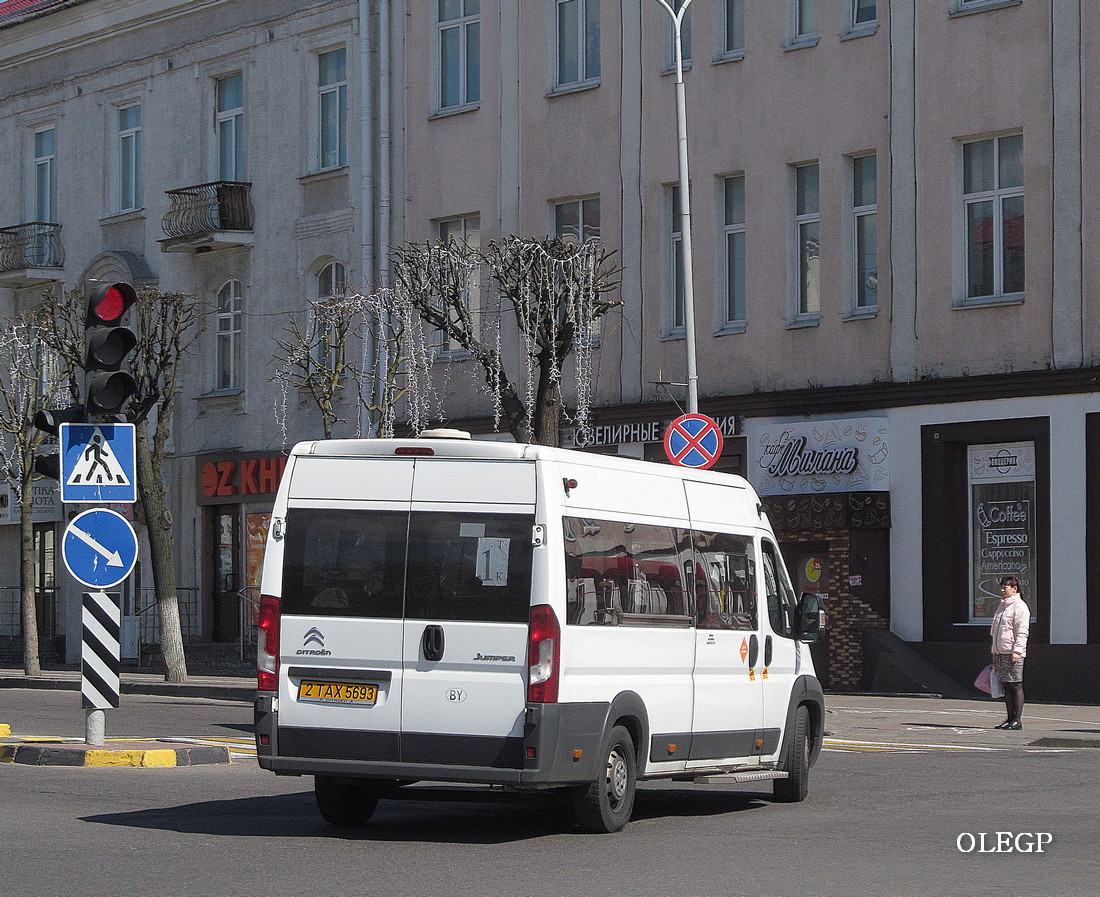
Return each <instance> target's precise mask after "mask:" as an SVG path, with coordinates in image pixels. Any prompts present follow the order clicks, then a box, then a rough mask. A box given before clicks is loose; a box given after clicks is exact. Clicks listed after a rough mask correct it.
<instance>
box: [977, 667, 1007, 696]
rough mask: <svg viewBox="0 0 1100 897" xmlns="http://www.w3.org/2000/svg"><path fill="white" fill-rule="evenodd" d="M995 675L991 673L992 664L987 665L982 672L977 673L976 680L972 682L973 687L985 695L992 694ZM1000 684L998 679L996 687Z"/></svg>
mask: <svg viewBox="0 0 1100 897" xmlns="http://www.w3.org/2000/svg"><path fill="white" fill-rule="evenodd" d="M995 675H996V673H994V672H993V664H989V666H987V667H986V668H985V669H984V670H982V671H981V672H980V673H978V678H977V679H975V680H974V687H975V688H979V689H981V690H982V691H984V692H985V693H986V694H987V695H992V694H993V677H994V676H995ZM1000 684H1001V682H1000V680H999V679H998V680H997V685H998V686H1000Z"/></svg>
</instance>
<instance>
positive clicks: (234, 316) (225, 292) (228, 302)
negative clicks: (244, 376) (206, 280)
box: [214, 280, 242, 390]
mask: <svg viewBox="0 0 1100 897" xmlns="http://www.w3.org/2000/svg"><path fill="white" fill-rule="evenodd" d="M241 318H242V311H241V283H240V281H239V280H231V281H229V282H228V283H226V284H225V286H223V287H222V288H221V289H220V290H218V332H217V353H218V361H217V372H216V376H217V380H216V382H215V384H214V388H215V389H217V390H223V389H237V388H238V387H239V386H240V385H241V384H240V373H241V364H240V362H241V359H240V356H241Z"/></svg>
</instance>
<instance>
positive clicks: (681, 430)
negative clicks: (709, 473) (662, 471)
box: [665, 414, 722, 470]
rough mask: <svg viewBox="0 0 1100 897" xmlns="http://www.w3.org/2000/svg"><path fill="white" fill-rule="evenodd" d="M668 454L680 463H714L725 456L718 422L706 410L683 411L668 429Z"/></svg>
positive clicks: (704, 466) (703, 467) (701, 466)
mask: <svg viewBox="0 0 1100 897" xmlns="http://www.w3.org/2000/svg"><path fill="white" fill-rule="evenodd" d="M665 455H667V456H668V460H669V461H671V462H672V463H673V464H677V465H679V466H680V467H694V468H695V469H697V470H706V469H707V468H708V467H713V466H714V465H715V463H717V461H718V459H719V458H721V457H722V430H721V429H720V428H719V426H718V422H717V421H715V420H714V419H713V418H710V417H707V416H706V415H705V414H682V415H681V416H680V417H678V418H676V420H674V421H673V422H672V423H671V424H669V425H668V429H667V430H665Z"/></svg>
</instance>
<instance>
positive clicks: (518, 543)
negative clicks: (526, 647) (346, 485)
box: [282, 508, 534, 623]
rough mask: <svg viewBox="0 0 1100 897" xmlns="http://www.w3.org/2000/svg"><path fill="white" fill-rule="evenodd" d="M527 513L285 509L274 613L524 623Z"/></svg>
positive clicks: (528, 533) (529, 519)
mask: <svg viewBox="0 0 1100 897" xmlns="http://www.w3.org/2000/svg"><path fill="white" fill-rule="evenodd" d="M533 523H534V518H533V517H532V516H531V515H529V514H510V515H502V514H494V515H491V516H490V515H488V514H473V513H463V512H458V513H454V512H449V513H443V512H434V511H424V512H420V511H414V512H413V513H412V514H411V515H410V514H409V513H407V512H404V511H354V510H343V509H341V510H328V509H317V508H292V509H291V510H290V512H289V513H288V515H287V527H286V541H287V545H286V550H285V553H284V566H283V595H282V607H283V613H284V614H303V615H311V616H342V617H374V618H390V619H399V618H401V617H402V616H405V617H410V618H413V619H427V620H469V621H491V622H502V623H503V622H510V623H524V622H527V618H528V614H529V612H530V604H531V527H532V525H533Z"/></svg>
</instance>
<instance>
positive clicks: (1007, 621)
mask: <svg viewBox="0 0 1100 897" xmlns="http://www.w3.org/2000/svg"><path fill="white" fill-rule="evenodd" d="M1030 625H1031V611H1030V610H1028V606H1027V605H1026V604H1024V599H1023V598H1021V597H1020V596H1019V595H1018V594H1017V595H1013V596H1012V597H1011V598H1003V599H1001V603H1000V604H999V605H998V606H997V611H996V613H994V614H993V625H992V626H991V627H990V628H989V631H990V632H991V633H993V653H994V654H1019V655H1020V656H1021V657H1023V656H1025V655H1026V654H1027V631H1028V628H1029V627H1030Z"/></svg>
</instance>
